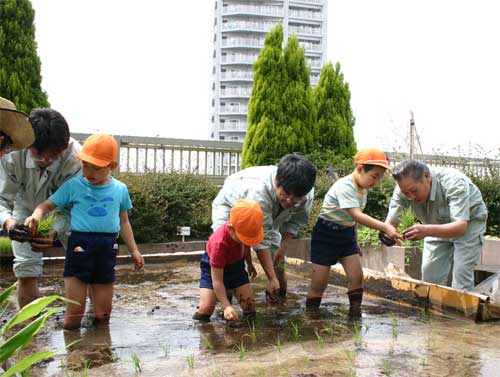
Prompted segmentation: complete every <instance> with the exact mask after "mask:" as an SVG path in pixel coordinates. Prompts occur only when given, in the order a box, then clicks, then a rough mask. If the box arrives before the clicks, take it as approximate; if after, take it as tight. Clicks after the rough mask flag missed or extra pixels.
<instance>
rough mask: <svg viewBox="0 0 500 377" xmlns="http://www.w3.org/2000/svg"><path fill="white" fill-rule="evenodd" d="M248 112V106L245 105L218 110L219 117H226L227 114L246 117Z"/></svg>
mask: <svg viewBox="0 0 500 377" xmlns="http://www.w3.org/2000/svg"><path fill="white" fill-rule="evenodd" d="M247 112H248V106H246V105H232V106H231V105H224V106H221V107H220V108H219V114H220V115H228V114H231V115H233V114H239V115H246V114H247Z"/></svg>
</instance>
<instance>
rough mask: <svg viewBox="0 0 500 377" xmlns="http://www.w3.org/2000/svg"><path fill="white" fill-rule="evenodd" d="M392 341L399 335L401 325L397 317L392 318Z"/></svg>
mask: <svg viewBox="0 0 500 377" xmlns="http://www.w3.org/2000/svg"><path fill="white" fill-rule="evenodd" d="M391 330H392V339H394V340H396V339H397V338H398V333H399V323H398V319H397V318H396V317H391Z"/></svg>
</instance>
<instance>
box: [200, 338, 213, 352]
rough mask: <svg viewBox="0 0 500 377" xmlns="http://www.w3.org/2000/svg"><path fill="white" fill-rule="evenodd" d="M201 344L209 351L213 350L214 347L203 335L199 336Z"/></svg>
mask: <svg viewBox="0 0 500 377" xmlns="http://www.w3.org/2000/svg"><path fill="white" fill-rule="evenodd" d="M201 342H202V343H203V344H204V345H205V346H206V347H207V348H208V349H209V350H213V349H214V345H213V344H212V342H211V341H210V339H208V338H207V337H206V336H205V335H203V334H202V335H201Z"/></svg>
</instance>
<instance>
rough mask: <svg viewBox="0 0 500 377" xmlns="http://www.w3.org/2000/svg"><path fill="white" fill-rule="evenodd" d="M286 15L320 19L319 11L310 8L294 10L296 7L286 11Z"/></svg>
mask: <svg viewBox="0 0 500 377" xmlns="http://www.w3.org/2000/svg"><path fill="white" fill-rule="evenodd" d="M288 15H289V16H290V17H293V18H306V19H314V20H320V19H321V12H316V11H312V10H296V9H290V11H289V12H288Z"/></svg>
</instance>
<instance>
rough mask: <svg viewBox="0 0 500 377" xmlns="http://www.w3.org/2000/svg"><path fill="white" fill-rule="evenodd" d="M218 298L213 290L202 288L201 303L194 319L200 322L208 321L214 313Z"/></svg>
mask: <svg viewBox="0 0 500 377" xmlns="http://www.w3.org/2000/svg"><path fill="white" fill-rule="evenodd" d="M216 302H217V296H216V295H215V292H214V290H213V289H210V288H200V303H199V305H198V311H197V312H196V313H195V314H194V316H193V319H198V320H200V321H208V320H209V319H210V316H211V315H212V313H213V312H214V309H215V304H216Z"/></svg>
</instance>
